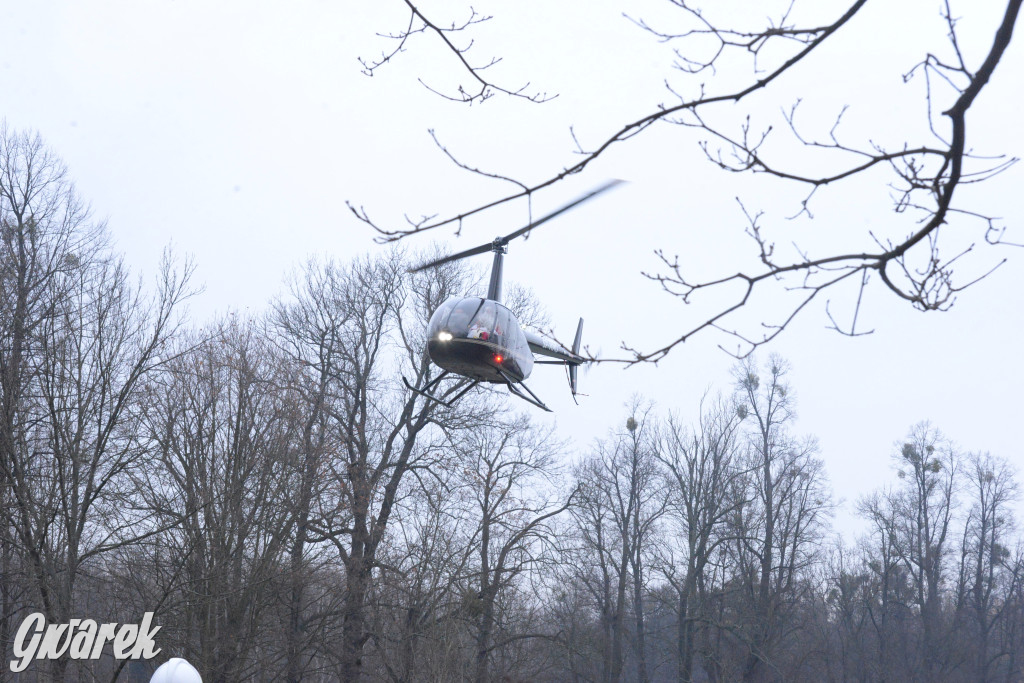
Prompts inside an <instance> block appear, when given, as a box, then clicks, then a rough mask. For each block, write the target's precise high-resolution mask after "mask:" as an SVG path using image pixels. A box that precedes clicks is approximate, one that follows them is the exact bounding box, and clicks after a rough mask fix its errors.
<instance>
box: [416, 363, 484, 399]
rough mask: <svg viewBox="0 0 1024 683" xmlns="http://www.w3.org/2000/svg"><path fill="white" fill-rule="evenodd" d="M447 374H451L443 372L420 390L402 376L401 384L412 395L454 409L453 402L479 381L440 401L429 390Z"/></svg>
mask: <svg viewBox="0 0 1024 683" xmlns="http://www.w3.org/2000/svg"><path fill="white" fill-rule="evenodd" d="M449 374H451V373H449V372H448V371H447V370H445V371H444V372H442V373H441V374H440V375H438V376H437V377H435V378H434V379H432V380H430V381H429V382H427V384H426V385H425V386H424V387H423V388H422V389H417V388H416V387H414V386H413V385H412V383H411V382H409V380H407V379H406V378H405V376H404V375H403V376H402V382H404V383H405V386H406V388H408V389H409V391H411V392H412V393H414V394H419V395H420V396H422V397H423V398H425V399H427V400H428V401H434V402H435V403H440V404H441V405H443V406H444V407H445V408H454V407H455V402H456V401H458V400H459V399H460V398H462V397H463V396H465V395H466V392H468V391H469V390H470V389H472V388H473V387H475V386H476V385H477V384H480V380H473V381H472V382H470V383H469V384H468V385H466V386H465V387H464V388H463V389H462V390H461V391H460V392H459V393H457V394H455V396H453V397H451V398H449V399H447V400H445V399H442V398H438V397H437V396H434V395H433V394H432V393H430V390H431V389H433V388H435V387H436V386H437V385H438V384H439V383H440V382H441V380H442V379H444V378H445V377H447V376H448V375H449Z"/></svg>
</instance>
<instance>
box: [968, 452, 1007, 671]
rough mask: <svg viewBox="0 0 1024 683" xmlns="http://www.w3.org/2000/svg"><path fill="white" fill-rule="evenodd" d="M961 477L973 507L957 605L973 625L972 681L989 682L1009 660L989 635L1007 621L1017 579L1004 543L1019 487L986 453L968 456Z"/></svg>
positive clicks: (1002, 462)
mask: <svg viewBox="0 0 1024 683" xmlns="http://www.w3.org/2000/svg"><path fill="white" fill-rule="evenodd" d="M964 476H965V478H966V479H967V491H968V492H969V493H970V495H971V499H972V501H973V502H972V505H971V509H970V511H969V512H968V516H967V521H966V523H965V525H964V535H963V542H962V544H961V559H960V578H959V581H958V584H959V590H958V601H957V602H958V604H959V606H960V607H961V608H965V609H966V610H967V611H968V612H969V613H970V614H971V617H972V619H971V621H973V625H972V626H973V627H972V628H970V631H971V635H972V636H973V638H972V639H971V640H972V641H973V642H971V643H970V646H971V648H972V649H973V650H974V653H973V654H974V657H973V659H974V661H973V670H974V679H975V680H977V681H989V680H995V672H996V671H997V666H998V665H999V664H1000V663H1002V661H1001V660H1004V659H1005V658H1006V657H1007V656H1008V655H1009V653H1008V652H1007V651H1005V650H1003V649H1001V648H993V640H994V639H993V633H994V631H995V628H996V626H997V624H998V622H999V621H1000V620H1001V619H1003V618H1004V616H1005V611H1006V608H1007V600H1006V597H1007V595H1008V592H1009V590H1008V589H1010V588H1012V585H1013V582H1014V580H1015V579H1016V577H1015V576H1014V572H1013V566H1012V564H1011V563H1010V562H1009V560H1010V549H1009V547H1008V545H1007V543H1008V542H1009V536H1010V534H1011V533H1012V531H1013V527H1014V521H1013V514H1012V509H1011V506H1012V504H1013V502H1014V499H1015V498H1016V496H1017V491H1018V487H1017V482H1016V481H1015V480H1014V476H1013V469H1012V468H1011V467H1010V465H1009V463H1007V462H1006V461H1005V460H1002V459H1000V458H997V457H995V456H993V455H991V454H989V453H972V454H970V455H969V456H968V457H967V463H966V467H965V473H964Z"/></svg>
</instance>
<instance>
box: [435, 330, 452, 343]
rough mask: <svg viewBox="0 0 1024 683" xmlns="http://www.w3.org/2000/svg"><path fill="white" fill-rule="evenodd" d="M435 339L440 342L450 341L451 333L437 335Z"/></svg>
mask: <svg viewBox="0 0 1024 683" xmlns="http://www.w3.org/2000/svg"><path fill="white" fill-rule="evenodd" d="M437 338H438V339H440V340H441V341H451V340H452V333H451V332H442V333H441V334H439V335H437Z"/></svg>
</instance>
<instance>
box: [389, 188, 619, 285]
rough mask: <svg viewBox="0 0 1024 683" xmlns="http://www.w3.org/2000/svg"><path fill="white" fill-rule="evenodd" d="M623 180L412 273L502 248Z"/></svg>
mask: <svg viewBox="0 0 1024 683" xmlns="http://www.w3.org/2000/svg"><path fill="white" fill-rule="evenodd" d="M622 182H624V181H622V180H609V181H608V182H607V183H605V184H604V185H601V186H600V187H598V188H597V189H595V190H591V191H590V192H588V193H586V194H585V195H583V196H582V197H579V198H578V199H574V200H573V201H571V202H569V203H568V204H566V205H565V206H563V207H561V208H559V209H556V210H554V211H552V212H551V213H549V214H548V215H546V216H544V217H543V218H538V219H537V220H535V221H534V222H532V223H530V224H529V225H527V226H526V227H524V228H519V229H518V230H516V231H515V232H511V233H509V234H507V235H505V236H504V237H498V238H497V239H495V240H494V241H492V242H488V243H487V244H481V245H480V246H479V247H473V248H472V249H467V250H466V251H460V252H459V253H457V254H452V255H450V256H443V257H441V258H439V259H436V260H434V261H430V262H428V263H424V264H423V265H421V266H416V267H415V268H410V269H409V272H410V273H418V272H420V271H421V270H426V269H427V268H431V267H433V266H439V265H441V264H442V263H450V262H452V261H458V260H459V259H463V258H466V257H467V256H476V255H477V254H485V253H487V252H489V251H495V250H497V249H500V248H501V247H504V246H505V245H506V244H508V243H509V242H510V241H512V240H514V239H515V238H517V237H521V236H523V235H525V234H526V233H528V232H530V231H531V230H533V229H534V228H536V227H537V226H539V225H541V224H543V223H546V222H548V221H549V220H551V219H552V218H554V217H555V216H557V215H559V214H562V213H565V212H566V211H568V210H569V209H571V208H573V207H575V206H578V205H580V204H582V203H583V202H585V201H587V200H589V199H593V198H594V197H596V196H597V195H599V194H601V193H602V192H606V191H608V190H610V189H612V188H613V187H615V186H616V185H619V184H620V183H622Z"/></svg>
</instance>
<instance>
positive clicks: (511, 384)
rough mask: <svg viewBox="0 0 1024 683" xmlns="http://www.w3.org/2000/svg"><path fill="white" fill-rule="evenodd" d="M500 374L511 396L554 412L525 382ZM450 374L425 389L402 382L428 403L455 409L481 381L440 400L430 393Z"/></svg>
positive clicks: (443, 375)
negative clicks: (457, 403)
mask: <svg viewBox="0 0 1024 683" xmlns="http://www.w3.org/2000/svg"><path fill="white" fill-rule="evenodd" d="M498 372H499V373H500V374H501V378H502V379H504V380H505V385H506V386H507V387H508V391H509V393H510V394H512V395H513V396H515V397H517V398H521V399H523V400H524V401H526V402H527V403H529V404H531V405H535V406H537V407H538V408H540V409H541V410H546V411H547V412H549V413H550V412H553V411H552V410H551V408H548V407H547V406H546V405H544V402H543V401H541V400H540V398H538V397H537V394H535V393H533V391H531V390H530V387H528V386H526V384H524V383H523V382H515V381H514V380H513V379H512V378H511V377H509V376H508V374H506V373H505V371H504V370H501V369H499V370H498ZM450 374H451V373H450V372H449V371H448V370H445V371H444V372H442V373H441V374H440V375H438V376H437V377H435V378H434V379H432V380H430V381H429V382H427V383H426V385H424V387H423V388H422V389H418V388H416V387H414V386H413V385H412V382H410V381H409V380H407V379H406V378H405V377H404V376H403V377H402V382H403V383H405V386H406V388H407V389H408V390H409V391H411V392H412V393H414V394H419V395H420V396H422V397H423V398H425V399H427V400H428V401H434V402H435V403H440V404H441V405H443V406H444V407H445V408H454V407H455V402H456V401H458V400H459V399H460V398H462V397H463V396H465V395H466V393H467V392H468V391H469V390H470V389H472V388H473V387H475V386H476V385H478V384H480V380H478V379H475V380H473V381H472V382H470V383H469V384H467V385H466V386H465V387H463V389H462V390H461V391H459V393H457V394H455V395H454V396H452V397H451V398H449V399H443V398H439V397H437V396H435V395H434V394H432V393H430V392H431V390H432V389H434V388H436V387H437V385H438V384H439V383H440V382H441V380H442V379H444V378H445V377H447V376H448V375H450ZM519 387H522V388H523V389H525V390H526V393H525V394H524V393H523V392H522V391H520V389H519Z"/></svg>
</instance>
